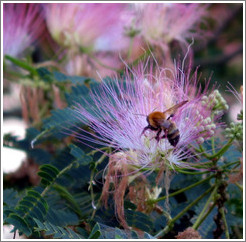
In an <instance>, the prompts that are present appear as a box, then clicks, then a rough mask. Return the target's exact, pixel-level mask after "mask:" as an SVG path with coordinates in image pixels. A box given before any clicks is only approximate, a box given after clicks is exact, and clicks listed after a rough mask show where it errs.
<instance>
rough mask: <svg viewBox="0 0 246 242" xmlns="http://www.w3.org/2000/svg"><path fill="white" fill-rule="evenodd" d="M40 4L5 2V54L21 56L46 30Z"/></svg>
mask: <svg viewBox="0 0 246 242" xmlns="http://www.w3.org/2000/svg"><path fill="white" fill-rule="evenodd" d="M40 10H41V9H40V4H28V3H4V4H3V55H11V56H14V57H16V56H19V55H21V54H22V53H23V51H25V50H26V49H27V48H29V47H30V46H31V45H32V44H33V43H34V42H35V41H36V40H37V39H38V38H39V37H41V34H42V32H43V30H44V20H43V18H42V13H41V11H40Z"/></svg>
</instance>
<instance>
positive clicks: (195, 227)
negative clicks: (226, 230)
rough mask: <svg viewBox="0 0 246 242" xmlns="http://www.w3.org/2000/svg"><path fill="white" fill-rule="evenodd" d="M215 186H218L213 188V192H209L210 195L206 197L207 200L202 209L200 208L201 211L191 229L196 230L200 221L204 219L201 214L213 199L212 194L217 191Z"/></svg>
mask: <svg viewBox="0 0 246 242" xmlns="http://www.w3.org/2000/svg"><path fill="white" fill-rule="evenodd" d="M217 188H218V186H215V188H214V190H213V192H212V193H211V195H210V197H209V198H208V200H207V202H206V204H205V206H204V208H203V210H202V211H201V213H200V214H199V216H198V218H197V220H196V222H195V223H194V224H193V226H192V228H193V229H195V230H197V229H198V227H199V226H200V225H201V223H202V221H203V220H204V217H203V215H204V213H205V212H206V210H207V209H208V207H209V204H210V202H211V201H212V200H213V198H214V195H215V192H216V191H217ZM214 205H215V203H214ZM206 216H207V215H206Z"/></svg>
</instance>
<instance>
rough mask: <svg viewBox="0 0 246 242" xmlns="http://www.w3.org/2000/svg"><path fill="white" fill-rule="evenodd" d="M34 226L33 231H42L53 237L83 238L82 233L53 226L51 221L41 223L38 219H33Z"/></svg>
mask: <svg viewBox="0 0 246 242" xmlns="http://www.w3.org/2000/svg"><path fill="white" fill-rule="evenodd" d="M34 221H35V223H36V226H37V227H34V230H35V231H44V232H45V235H47V236H48V235H52V236H53V238H54V239H83V237H82V235H80V234H78V233H75V232H74V231H72V230H71V229H69V228H63V227H60V226H55V225H53V224H52V223H49V222H44V223H42V222H41V221H39V220H38V219H34Z"/></svg>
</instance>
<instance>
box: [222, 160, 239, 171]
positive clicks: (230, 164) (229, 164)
mask: <svg viewBox="0 0 246 242" xmlns="http://www.w3.org/2000/svg"><path fill="white" fill-rule="evenodd" d="M238 163H239V164H240V161H239V160H238V161H234V162H231V163H228V164H225V165H223V166H221V168H222V169H224V168H226V167H228V166H232V165H235V164H238ZM234 168H235V167H234Z"/></svg>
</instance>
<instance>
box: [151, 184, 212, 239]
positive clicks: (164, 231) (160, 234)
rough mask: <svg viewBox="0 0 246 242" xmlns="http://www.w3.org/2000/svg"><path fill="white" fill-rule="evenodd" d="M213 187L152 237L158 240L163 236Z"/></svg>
mask: <svg viewBox="0 0 246 242" xmlns="http://www.w3.org/2000/svg"><path fill="white" fill-rule="evenodd" d="M213 188H214V186H212V187H210V188H209V189H208V190H207V191H205V192H204V193H203V194H202V195H200V196H199V197H198V198H197V199H195V200H194V201H193V202H192V203H190V204H189V205H188V206H187V207H185V208H184V209H183V210H182V211H181V212H180V213H179V214H177V215H176V216H175V217H174V218H173V219H172V220H171V221H170V222H169V223H168V225H167V226H166V227H165V228H164V229H163V230H161V231H160V232H159V233H157V234H156V235H155V236H154V237H155V238H160V237H162V236H163V235H165V234H166V233H167V232H169V230H170V229H171V228H172V227H173V225H174V223H175V221H176V220H178V219H179V218H181V217H182V216H183V215H184V214H185V213H186V212H187V211H188V210H189V209H190V208H191V207H193V206H194V205H196V204H197V203H198V202H199V201H200V200H201V199H203V198H204V197H205V196H206V195H207V194H208V193H209V192H210V191H211V190H212V189H213Z"/></svg>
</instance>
